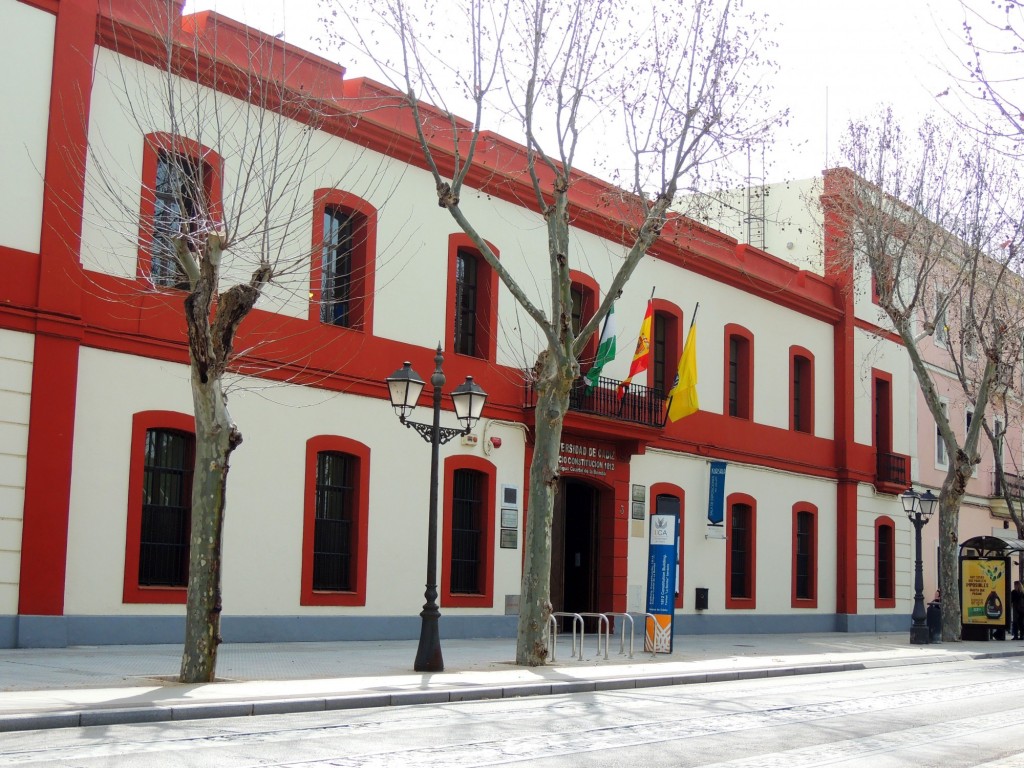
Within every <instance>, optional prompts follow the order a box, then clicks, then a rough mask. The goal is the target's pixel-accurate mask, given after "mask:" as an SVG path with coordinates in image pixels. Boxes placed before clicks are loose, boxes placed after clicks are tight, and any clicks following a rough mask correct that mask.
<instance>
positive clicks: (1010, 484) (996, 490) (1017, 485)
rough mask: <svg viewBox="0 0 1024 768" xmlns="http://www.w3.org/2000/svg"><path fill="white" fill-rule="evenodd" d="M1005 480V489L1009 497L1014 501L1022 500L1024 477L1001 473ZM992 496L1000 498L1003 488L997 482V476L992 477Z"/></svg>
mask: <svg viewBox="0 0 1024 768" xmlns="http://www.w3.org/2000/svg"><path fill="white" fill-rule="evenodd" d="M1003 475H1004V477H1005V478H1006V487H1007V489H1008V490H1009V491H1010V496H1011V497H1012V498H1015V499H1020V498H1024V477H1021V476H1020V475H1011V474H1010V473H1009V472H1004V473H1003ZM992 495H993V496H1000V497H1001V496H1002V495H1003V486H1002V484H1001V483H1000V482H999V475H998V474H993V475H992Z"/></svg>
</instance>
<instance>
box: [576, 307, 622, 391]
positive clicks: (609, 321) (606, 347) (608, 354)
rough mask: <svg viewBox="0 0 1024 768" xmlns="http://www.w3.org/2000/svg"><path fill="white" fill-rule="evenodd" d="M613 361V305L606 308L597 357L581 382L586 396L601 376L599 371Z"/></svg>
mask: <svg viewBox="0 0 1024 768" xmlns="http://www.w3.org/2000/svg"><path fill="white" fill-rule="evenodd" d="M614 359H615V305H614V304H612V305H611V306H610V307H609V308H608V315H607V316H606V317H605V319H604V328H603V329H602V331H601V343H600V344H598V345H597V357H596V358H594V365H593V366H591V368H590V370H589V371H587V375H586V376H584V377H583V380H584V381H585V382H587V390H586V392H587V394H588V395H589V394H590V393H591V392H593V391H594V387H596V386H597V380H598V378H600V376H601V369H602V368H604V367H605V365H607V364H608V363H610V362H611V361H612V360H614Z"/></svg>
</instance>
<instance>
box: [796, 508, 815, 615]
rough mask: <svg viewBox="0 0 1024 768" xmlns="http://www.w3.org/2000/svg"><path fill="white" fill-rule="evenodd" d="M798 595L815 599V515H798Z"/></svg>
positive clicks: (805, 598)
mask: <svg viewBox="0 0 1024 768" xmlns="http://www.w3.org/2000/svg"><path fill="white" fill-rule="evenodd" d="M796 597H797V599H798V600H813V599H814V515H812V514H811V513H810V512H797V515H796Z"/></svg>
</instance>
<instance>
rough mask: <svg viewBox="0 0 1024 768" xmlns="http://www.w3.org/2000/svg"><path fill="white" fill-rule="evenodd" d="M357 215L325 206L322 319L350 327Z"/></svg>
mask: <svg viewBox="0 0 1024 768" xmlns="http://www.w3.org/2000/svg"><path fill="white" fill-rule="evenodd" d="M356 228H357V227H356V221H355V216H354V215H353V214H352V213H350V212H349V211H347V210H346V209H344V208H340V207H338V206H331V205H328V206H326V207H325V208H324V243H323V270H322V276H321V284H320V289H321V294H320V301H321V303H320V321H321V322H323V323H329V324H331V325H340V326H342V327H343V328H351V327H352V326H353V324H354V322H355V318H354V317H353V311H352V310H353V307H352V302H353V298H354V297H353V295H352V291H353V288H354V287H355V286H354V277H353V270H354V266H355V265H354V247H353V233H354V231H355V230H356Z"/></svg>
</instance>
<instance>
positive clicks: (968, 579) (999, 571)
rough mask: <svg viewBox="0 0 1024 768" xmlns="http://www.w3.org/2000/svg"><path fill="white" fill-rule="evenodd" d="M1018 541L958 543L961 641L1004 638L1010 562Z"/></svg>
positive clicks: (1022, 546) (1022, 544)
mask: <svg viewBox="0 0 1024 768" xmlns="http://www.w3.org/2000/svg"><path fill="white" fill-rule="evenodd" d="M1021 552H1024V541H1022V540H1021V539H1003V538H999V537H998V536H975V537H973V538H970V539H967V540H966V541H964V542H962V543H961V544H960V623H961V627H960V635H961V637H962V638H963V639H964V640H988V639H989V638H995V639H996V640H1004V639H1006V630H1007V629H1009V628H1010V586H1011V584H1013V582H1014V580H1015V579H1014V577H1013V574H1012V572H1011V571H1010V567H1011V564H1012V563H1011V560H1012V559H1014V558H1016V559H1017V561H1018V562H1019V559H1020V553H1021Z"/></svg>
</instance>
